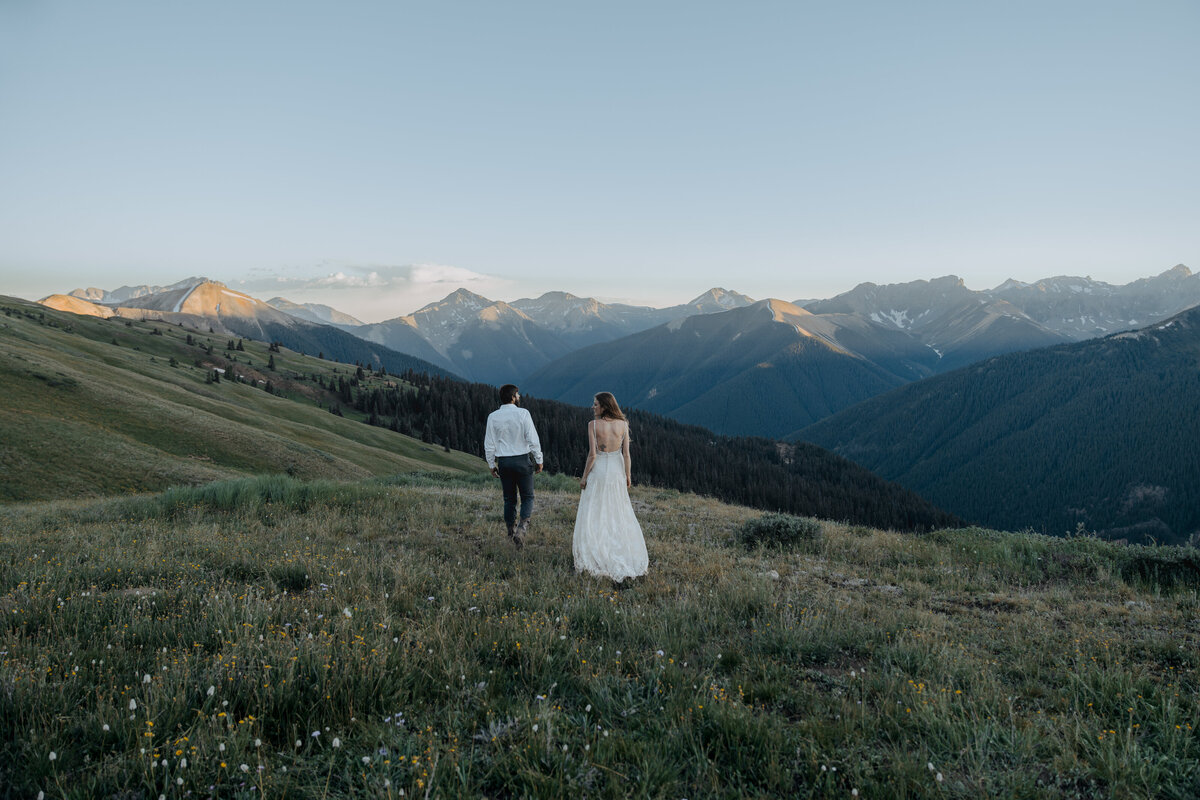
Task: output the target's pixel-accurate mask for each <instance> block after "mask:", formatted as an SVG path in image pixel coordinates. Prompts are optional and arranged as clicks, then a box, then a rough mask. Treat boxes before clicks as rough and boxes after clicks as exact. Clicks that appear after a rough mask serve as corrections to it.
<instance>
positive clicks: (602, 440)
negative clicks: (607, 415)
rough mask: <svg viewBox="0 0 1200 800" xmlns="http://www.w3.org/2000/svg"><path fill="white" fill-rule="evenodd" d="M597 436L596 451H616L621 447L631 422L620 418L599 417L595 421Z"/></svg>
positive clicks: (594, 427) (594, 426)
mask: <svg viewBox="0 0 1200 800" xmlns="http://www.w3.org/2000/svg"><path fill="white" fill-rule="evenodd" d="M592 424H593V430H594V431H595V436H596V451H597V452H600V453H615V452H616V451H617V450H620V449H621V445H622V444H624V442H625V437H626V435H627V433H628V431H629V423H628V422H625V421H624V420H620V419H597V420H594V421H593V423H592Z"/></svg>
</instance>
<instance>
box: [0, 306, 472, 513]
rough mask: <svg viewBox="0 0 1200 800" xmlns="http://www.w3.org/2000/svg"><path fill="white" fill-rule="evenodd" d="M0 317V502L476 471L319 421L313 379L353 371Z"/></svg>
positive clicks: (255, 352)
mask: <svg viewBox="0 0 1200 800" xmlns="http://www.w3.org/2000/svg"><path fill="white" fill-rule="evenodd" d="M0 313H2V316H0V385H2V386H3V387H4V390H3V393H0V441H2V442H3V444H0V501H8V502H11V501H22V500H38V499H52V498H61V497H66V496H77V495H104V494H113V493H118V492H140V491H154V490H161V489H164V488H166V487H168V486H170V485H174V484H195V483H202V482H206V481H212V480H216V479H220V478H229V477H235V476H243V475H248V474H257V473H270V472H287V473H290V474H292V475H296V476H299V477H305V478H320V477H324V478H360V477H367V476H371V475H379V474H385V473H393V472H397V471H401V470H412V469H454V470H473V469H481V468H482V467H483V462H482V461H481V460H480V459H476V458H472V457H470V456H467V455H465V454H462V453H453V452H445V451H444V450H443V449H441V448H433V447H431V446H429V445H424V444H422V443H421V442H418V441H415V440H413V439H411V438H408V437H405V436H400V435H398V434H395V433H393V432H391V431H388V430H382V429H379V428H372V427H369V426H366V425H362V424H360V423H359V422H357V421H355V420H354V419H351V418H343V417H339V416H336V415H334V414H331V413H329V411H327V410H325V409H327V408H329V407H330V406H331V405H336V403H337V397H336V394H335V393H333V392H330V391H327V390H325V389H322V388H321V386H320V385H319V384H317V383H314V382H313V380H312V379H313V377H314V376H316V377H319V378H320V380H322V381H323V382H325V383H326V384H327V385H328V384H329V383H330V382H336V381H337V380H338V379H339V378H341V379H345V378H352V377H354V367H353V366H351V367H347V366H346V365H344V364H337V363H334V362H330V361H324V360H321V359H318V358H311V357H305V356H301V355H299V354H297V353H293V352H290V351H287V350H281V351H280V352H278V353H275V352H268V345H267V344H264V343H260V342H253V341H250V340H245V341H244V342H243V343H242V347H243V348H244V350H241V351H239V350H237V349H236V341H235V343H234V344H235V347H234V349H233V350H228V349H227V347H228V345H229V343H230V340H229V339H228V338H227V337H220V336H216V335H201V334H195V333H194V332H192V331H186V330H184V329H182V328H179V327H177V326H170V325H166V324H164V323H161V322H159V323H154V322H146V323H143V322H135V321H128V320H121V319H112V320H102V319H98V318H93V317H82V316H75V315H73V314H66V313H62V312H57V311H53V310H50V309H46V308H43V307H41V306H38V305H36V304H32V303H28V302H26V301H23V300H18V299H15V298H7V297H2V298H0ZM189 336H190V337H192V344H188V341H187V339H188V337H189ZM210 345H211V346H212V352H211V353H209V352H208V347H209V346H210ZM272 358H273V359H274V364H275V367H274V369H271V368H269V367H268V364H269V363H270V361H271V359H272ZM214 367H216V368H221V369H224V370H226V379H225V380H222V381H221V382H220V383H209V382H208V380H209V377H210V375H211V374H212V369H213V368H214ZM233 375H242V376H243V378H244V381H245V382H238V381H236V380H230V379H229V378H230V377H232V376H233ZM368 380H376V381H378V382H379V383H383V382H385V381H387V380H390V379H385V378H369V379H368ZM268 385H269V388H271V389H272V390H273V392H274V393H271V392H268V391H266V389H267V388H268Z"/></svg>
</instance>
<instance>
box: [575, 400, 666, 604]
mask: <svg viewBox="0 0 1200 800" xmlns="http://www.w3.org/2000/svg"><path fill="white" fill-rule="evenodd" d="M592 414H593V415H594V416H595V419H593V420H592V421H591V422H589V423H588V445H589V449H588V459H587V465H586V466H584V468H583V477H582V478H580V479H579V488H580V489H582V490H583V491H582V492H581V493H580V495H579V511H578V514H577V515H576V517H575V537H574V541H573V542H572V546H571V549H572V551H573V552H574V555H575V569H577V570H580V571H587V572H590V573H592V574H594V575H600V576H603V577H605V578H611V579H612V580H614V581H623V580H625V579H626V578H632V577H635V576H637V575H645V574H646V569H647V567H648V566H649V563H650V559H649V557H648V556H647V554H646V541H645V539H644V538H643V537H642V526H641V525H639V524H638V521H637V517H636V516H634V514H633V505H632V504H630V502H629V487H630V485H631V484H632V482H631V480H630V477H629V475H630V472H629V463H630V461H629V423H628V422H627V421H626V420H625V415H624V414H622V413H621V409H620V407H619V406H617V400H616V398H615V397H613V396H612V394H611V393H609V392H600V393H599V394H597V395H596V396H595V398H594V399H593V402H592Z"/></svg>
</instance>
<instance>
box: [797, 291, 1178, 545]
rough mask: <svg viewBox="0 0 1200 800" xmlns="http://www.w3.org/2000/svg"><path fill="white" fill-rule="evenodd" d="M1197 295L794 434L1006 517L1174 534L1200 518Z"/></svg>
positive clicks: (1064, 527)
mask: <svg viewBox="0 0 1200 800" xmlns="http://www.w3.org/2000/svg"><path fill="white" fill-rule="evenodd" d="M1197 364H1200V308H1194V309H1191V310H1188V311H1185V312H1183V313H1181V314H1178V315H1176V316H1174V317H1172V318H1171V319H1169V320H1167V321H1165V322H1160V323H1157V324H1155V325H1152V326H1149V327H1146V328H1142V329H1141V330H1138V331H1135V332H1125V333H1119V334H1113V335H1110V336H1108V337H1105V338H1103V339H1094V340H1090V341H1086V342H1079V343H1073V344H1068V345H1059V346H1056V347H1050V348H1044V349H1040V350H1034V351H1031V352H1025V353H1013V354H1009V355H1004V356H999V357H996V358H991V359H988V360H987V361H984V362H981V363H978V364H974V365H972V366H969V367H965V368H963V369H960V370H957V371H955V372H951V373H949V374H946V375H940V376H937V377H934V378H929V379H928V380H924V381H920V382H918V383H913V384H910V385H908V386H904V387H902V388H900V389H897V390H894V391H892V392H890V393H888V394H885V395H881V396H879V397H876V398H873V399H871V400H868V401H866V402H864V403H861V404H859V405H857V406H854V407H853V408H849V409H847V410H845V411H842V412H841V413H839V414H836V415H834V416H832V417H830V418H828V419H825V420H822V421H820V422H818V423H816V424H814V425H811V426H809V427H806V428H805V429H803V430H802V431H800V432H799V434H798V438H800V439H803V440H804V441H808V442H813V443H815V444H818V445H821V446H822V447H826V448H829V449H831V450H833V451H834V452H836V453H838V454H840V455H843V456H845V457H847V458H849V459H851V460H853V461H856V462H857V463H859V464H862V465H863V466H864V467H866V468H867V469H869V470H871V471H873V472H876V473H877V474H879V475H882V476H883V477H885V478H888V479H890V480H895V481H896V482H898V483H900V484H901V485H903V486H906V487H908V488H909V489H912V490H913V491H915V492H917V493H918V494H920V495H921V496H923V497H926V498H928V499H929V500H931V501H932V502H933V503H935V504H937V505H938V506H940V507H942V508H946V509H948V510H949V511H951V512H953V513H956V514H958V515H960V516H962V517H965V518H966V519H968V520H971V521H973V522H977V523H981V524H984V525H988V526H991V527H996V528H1004V529H1009V530H1018V529H1022V528H1027V527H1028V528H1033V529H1035V530H1038V531H1042V532H1046V533H1052V534H1062V533H1066V532H1071V531H1074V530H1075V529H1076V527H1077V526H1078V525H1082V526H1083V527H1084V528H1086V529H1087V530H1089V531H1096V532H1098V533H1099V534H1100V535H1102V536H1104V537H1106V538H1113V539H1116V538H1124V539H1129V540H1131V541H1148V540H1151V539H1153V540H1156V541H1158V542H1162V543H1178V542H1182V541H1185V540H1187V539H1188V537H1190V536H1193V535H1194V534H1196V533H1198V532H1200V447H1198V446H1197V443H1198V442H1200V370H1198V369H1197Z"/></svg>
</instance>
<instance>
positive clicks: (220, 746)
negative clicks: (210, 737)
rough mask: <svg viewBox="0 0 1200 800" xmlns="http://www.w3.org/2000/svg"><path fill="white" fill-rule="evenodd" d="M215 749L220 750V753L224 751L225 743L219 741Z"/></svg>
mask: <svg viewBox="0 0 1200 800" xmlns="http://www.w3.org/2000/svg"><path fill="white" fill-rule="evenodd" d="M217 749H218V750H220V751H221V752H222V753H224V752H225V743H224V742H221V743H220V744H218V745H217Z"/></svg>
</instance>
